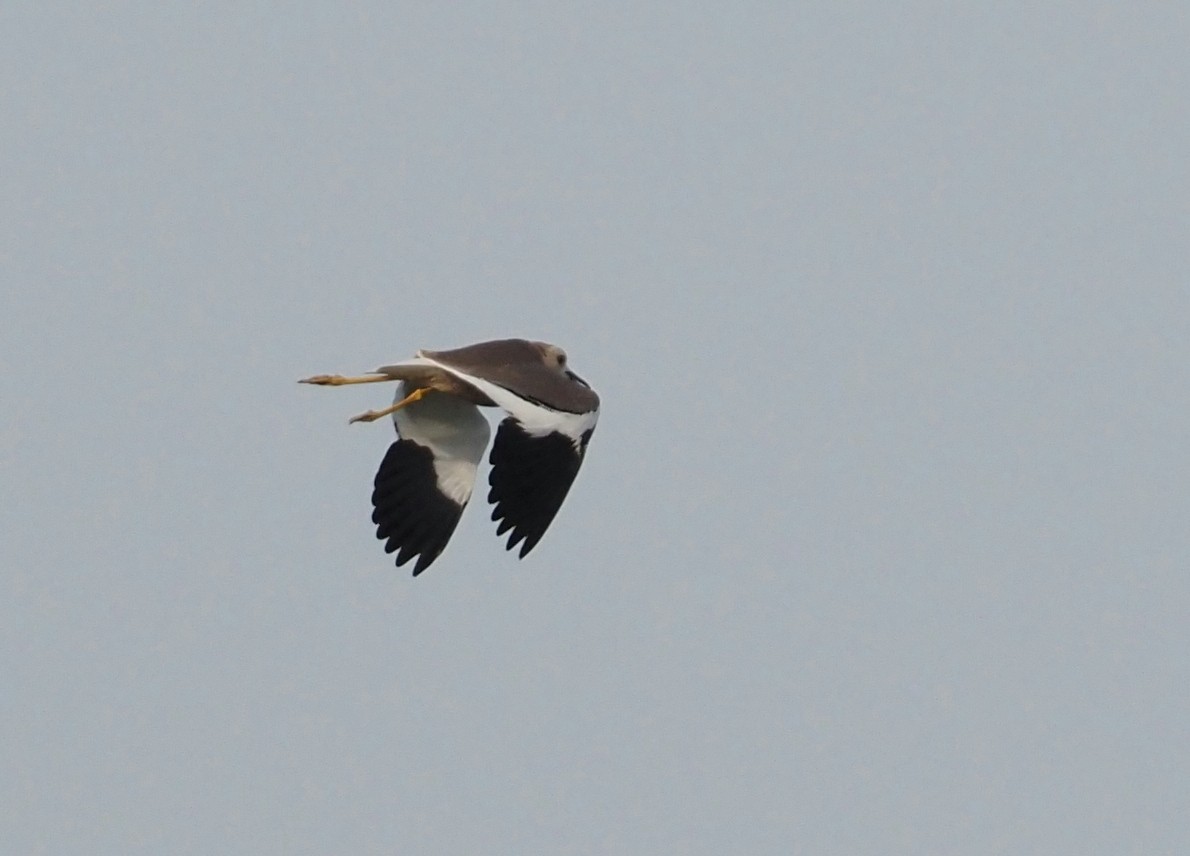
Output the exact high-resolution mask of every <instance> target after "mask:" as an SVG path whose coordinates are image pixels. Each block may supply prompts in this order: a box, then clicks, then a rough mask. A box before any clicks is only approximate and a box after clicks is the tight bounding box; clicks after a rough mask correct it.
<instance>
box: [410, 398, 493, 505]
mask: <svg viewBox="0 0 1190 856" xmlns="http://www.w3.org/2000/svg"><path fill="white" fill-rule="evenodd" d="M410 392H412V390H411V389H408V388H407V383H406V382H401V383H399V384H397V394H396V397H395V398H394V399H393V400H394V401H400V400H401V399H402V398H404V397H405V396H407V395H408V394H409V393H410ZM393 422H394V423H396V426H397V433H398V434H399V435H400V436H401V439H403V440H412V441H413V442H415V443H417V444H418V445H421V446H425V447H426V448H428V449H429V450H430V452H431V453H432V454H433V455H434V472H435V474H436V475H437V477H438V489H439V490H440V491H441V492H442V493H443V494H445V495H446V496H447V497H449V498H450V499H451V500H453V501H454V502H457V503H458V504H459V505H466V504H467V500H468V499H470V498H471V491H472V488H473V487H474V485H475V473H476V471H477V470H478V468H479V462H480V461H481V460H482V459H483V453H484V449H486V448H487V445H488V439H489V438H490V437H491V433H492V429H491V426H489V425H488V420H486V419H484V417H483V414H482V413H480V412H479V408H478V407H476V406H475V405H474V404H472V403H471V402H469V401H464V400H463V399H461V398H457V397H455V396H453V395H444V394H442V393H438V392H431V393H430V394H429V395H426V396H425V397H424V398H422V399H420V400H418V401H415V402H413V403H411V404H408V405H406V406H405V407H402V408H401V409H400V410H398V411H396V412H395V413H393Z"/></svg>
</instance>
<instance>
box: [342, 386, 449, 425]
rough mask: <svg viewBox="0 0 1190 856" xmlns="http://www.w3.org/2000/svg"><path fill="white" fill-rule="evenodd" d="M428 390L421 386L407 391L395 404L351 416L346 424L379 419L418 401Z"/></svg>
mask: <svg viewBox="0 0 1190 856" xmlns="http://www.w3.org/2000/svg"><path fill="white" fill-rule="evenodd" d="M429 391H430V390H429V388H428V387H423V388H422V389H415V390H413V392H411V393H409V394H408V395H407V396H405V397H404V398H402V399H401V400H400V401H398V402H397V403H396V404H390V405H389V406H388V407H385V408H384V409H383V410H369V411H368V412H367V413H361V414H360V415H359V416H352V417H351V418H350V419H348V420H347V424H348V425H350V424H351V423H353V422H375V421H376V420H377V419H379V418H380V417H382V416H388V415H389V414H390V413H396V412H397V411H398V410H400V409H401V408H402V407H404V406H405V405H406V404H412V403H413V402H415V401H420V400H421V399H422V398H424V397H425V395H426V393H428V392H429Z"/></svg>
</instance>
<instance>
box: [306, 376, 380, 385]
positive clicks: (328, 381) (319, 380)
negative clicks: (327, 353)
mask: <svg viewBox="0 0 1190 856" xmlns="http://www.w3.org/2000/svg"><path fill="white" fill-rule="evenodd" d="M386 380H397V378H395V377H389V376H388V375H383V374H370V375H364V376H362V377H343V375H337V374H316V375H314V376H313V377H304V378H302V379H301V380H299V381H298V383H312V384H315V385H317V386H343V385H344V384H348V383H381V382H382V381H386Z"/></svg>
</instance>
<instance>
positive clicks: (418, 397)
mask: <svg viewBox="0 0 1190 856" xmlns="http://www.w3.org/2000/svg"><path fill="white" fill-rule="evenodd" d="M384 381H399V384H398V386H397V393H396V396H395V398H394V399H393V403H392V404H391V405H389V406H388V407H385V408H383V409H381V410H369V411H367V412H366V413H361V414H359V415H358V416H354V417H352V419H351V420H350V421H351V422H373V421H375V420H377V419H380V418H382V417H384V416H388V415H390V414H391V415H392V417H393V422H394V423H395V425H396V430H397V437H398V439H397V440H396V441H395V442H394V443H393V444H392V445H391V446H389V448H388V453H387V454H386V455H385V456H384V460H383V461H381V463H380V469H379V470H378V471H377V473H376V480H375V483H374V490H373V491H372V506H373V511H372V522H373V523H375V524H376V537H377V538H379V539H380V540H382V541H384V542H385V545H384V550H385V552H386V553H396V554H397V557H396V560H397V567H400V566H401V565H404V564H405V563H406V562H408V561H410V560H411V559H413V557H414V556H417V563H416V564H415V565H414V566H413V575H414V576H415V577H416V576H417V575H418V574H420V573H421V572H422V571H424V570H425V569H426V568H428V567H429V566H430V565H431V564H432V563H433V561H434V560H435V559H437V558H438V556H439V554H441V553H442V550H443V549H444V548H445V547H446V542H447V541H449V540H450V536H451V535H452V534H453V533H454V530H455V526H457V525H458V522H459V518H460V517H461V516H462V513H463V508H464V507H465V506H466V505H467V500H468V499H470V498H471V490H472V488H473V486H474V484H475V473H476V470H477V469H478V468H479V461H480V459H481V458H482V457H483V450H484V449H485V448H486V447H487V444H488V439H489V437H490V436H491V429H490V428H489V426H488V422H487V420H486V419H485V418H484V417H483V415H482V414H481V413H480V412H479V408H480V407H500V408H502V409H503V410H504V411H505V412H506V413H507V414H508V415H507V416H506V417H505V418H504V420H503V421H502V422H501V423H500V427H499V428H498V429H497V431H496V442H495V443H493V444H492V454H491V458H490V461H491V465H492V470H491V474H490V476H489V477H488V484H489V487H490V490H489V491H488V502H490V503H492V505H493V506H494V508H493V510H492V520H495V521H499V525H498V527H497V529H496V534H497V535H503V534H504V533H505V532H508V531H511V533H512V534H511V535H509V538H508V549H509V550H511V549H513V548H514V547H516V546H517V544H520V553H519V557H520V558H522V559H523V558H524V557H525V555H526V554H527V553H528V552H529V551H530V550H532V549H533V548H534V547H535V546H536V545H537V542H538V541H540V540H541V536H542V535H544V534H545V530H546V528H547V527H548V526H549V525H550V522H551V521H552V520H553V519H554V515H555V514H557V513H558V509H559V508H560V507H561V506H562V501H563V500H564V499H565V498H566V494H567V492H568V491H569V490H570V485H571V483H573V482H574V478H575V476H576V475H578V470H579V466H580V465H581V464H582V461H583V455H584V453H585V452H586V450H587V443H588V442H589V441H590V439H591V433H592V432H593V431H594V430H595V423H596V421H597V420H598V419H599V396H598V395H596V394H595V391H594V390H592V389H591V387H590V386H588V384H587V382H586V381H585V380H583V379H582V378H580V377H579V376H578V375H576V374H575V373H574V372H572V371H571V370H570V369H569V367H568V366H567V364H566V352H565V351H563V350H562V349H561V348H559V347H558V346H556V345H549V344H546V343H545V342H530V341H526V340H525V339H497V340H496V341H493V342H480V343H479V344H476V345H468V346H467V347H464V348H456V349H454V350H451V351H426V350H421V351H418V352H417V356H415V357H414V358H413V359H411V360H406V361H405V362H402V363H396V364H394V365H391V366H381V367H380V368H378V369H376V371H374V372H372V373H370V374H366V375H361V376H356V377H344V376H342V375H314V376H313V377H308V378H304V379H302V380H300V381H298V383H309V384H315V385H318V386H343V385H346V384H354V383H381V382H384Z"/></svg>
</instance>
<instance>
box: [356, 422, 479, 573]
mask: <svg viewBox="0 0 1190 856" xmlns="http://www.w3.org/2000/svg"><path fill="white" fill-rule="evenodd" d="M372 503H373V506H374V510H373V512H372V522H373V523H375V524H376V537H377V538H379V539H380V540H382V541H384V542H385V544H384V551H385V552H386V553H396V554H397V555H396V559H395V561H396V565H397V567H398V568H399V567H402V566H403V565H405V564H406V563H407V562H410V561H412V560H413V558H414V557H415V556H416V557H417V562H416V563H415V564H414V566H413V576H415V577H416V576H417V575H418V574H420V573H421V572H422V571H424V570H426V568H428V567H429V566H430V565H431V564H433V563H434V560H435V559H437V558H438V557H439V556H440V555H442V551H443V550H444V549H445V548H446V544H447V542H448V541H449V540H450V536H451V535H453V534H454V530H455V527H456V526H457V525H458V523H459V518H460V517H461V516H462V514H463V505H462V504H460V503H457V502H455V501H454V500H453V499H451V498H450V497H448V496H447V495H446V494H444V493H442V491H441V490H439V488H438V476H437V473H436V472H435V470H434V456H433V454H432V453H431V451H430V450H429V449H428V448H426V447H425V446H422V445H421V444H419V443H415V442H414V441H412V440H397V441H396V442H394V443H393V444H392V445H391V446H389V448H388V452H387V453H386V454H385V456H384V460H383V461H381V463H380V469H379V470H377V472H376V479H375V483H374V490H373V491H372Z"/></svg>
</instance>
